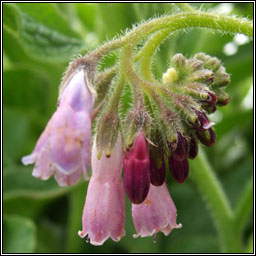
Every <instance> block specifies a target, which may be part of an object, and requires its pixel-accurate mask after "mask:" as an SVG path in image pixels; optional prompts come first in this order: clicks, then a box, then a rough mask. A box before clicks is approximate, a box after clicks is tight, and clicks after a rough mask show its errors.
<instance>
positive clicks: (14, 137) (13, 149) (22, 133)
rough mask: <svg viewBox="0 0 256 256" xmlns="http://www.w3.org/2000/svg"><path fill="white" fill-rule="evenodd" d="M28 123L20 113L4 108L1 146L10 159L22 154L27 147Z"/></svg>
mask: <svg viewBox="0 0 256 256" xmlns="http://www.w3.org/2000/svg"><path fill="white" fill-rule="evenodd" d="M30 125H31V124H30V121H29V119H28V118H27V117H26V116H25V115H24V114H22V113H20V112H18V111H13V110H10V109H8V108H6V107H4V111H3V145H4V151H5V153H6V154H8V156H9V157H10V158H12V159H15V160H16V159H17V158H18V157H20V156H21V154H23V153H24V149H25V150H26V148H25V145H28V140H29V137H30V135H29V131H30V128H31V126H30Z"/></svg>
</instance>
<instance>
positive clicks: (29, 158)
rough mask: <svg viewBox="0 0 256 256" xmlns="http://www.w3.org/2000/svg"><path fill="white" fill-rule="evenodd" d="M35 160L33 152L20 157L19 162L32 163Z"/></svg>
mask: <svg viewBox="0 0 256 256" xmlns="http://www.w3.org/2000/svg"><path fill="white" fill-rule="evenodd" d="M35 161H36V156H35V154H31V155H28V156H23V157H22V158H21V162H22V163H23V164H24V165H29V164H33V163H34V162H35Z"/></svg>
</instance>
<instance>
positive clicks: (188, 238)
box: [3, 3, 253, 253]
mask: <svg viewBox="0 0 256 256" xmlns="http://www.w3.org/2000/svg"><path fill="white" fill-rule="evenodd" d="M193 5H194V6H195V7H196V8H200V6H201V4H193ZM202 8H203V9H205V10H208V9H210V10H211V11H217V12H226V13H229V14H235V15H238V16H244V17H248V18H251V19H252V16H253V4H252V3H236V4H231V3H226V4H217V3H215V4H212V3H206V4H204V5H203V7H202ZM177 11H178V9H177V7H175V5H172V4H167V3H158V4H156V3H152V4H149V3H120V4H115V3H113V4H86V3H76V4H75V3H72V4H71V3H70V4H69V3H59V4H57V3H56V4H51V3H16V4H9V3H4V4H3V54H4V55H3V64H4V70H3V138H4V141H3V169H4V171H3V193H4V194H3V213H4V216H3V221H4V222H3V224H4V226H3V251H4V252H5V253H7V252H9V253H10V252H13V253H14V252H16V253H21V252H24V253H25V252H27V253H32V252H37V253H68V252H70V253H212V252H214V253H218V252H220V246H219V240H218V239H219V238H218V235H217V232H216V229H215V227H214V223H213V220H212V218H211V216H210V213H209V211H208V209H207V206H206V204H205V202H204V201H203V199H202V197H201V195H200V193H199V191H198V189H197V187H196V186H195V184H194V183H192V182H191V180H190V178H188V180H187V181H186V182H185V183H184V184H182V185H181V184H177V183H175V182H174V180H173V179H172V178H171V176H170V175H169V173H168V176H167V182H168V186H169V190H170V192H171V195H172V197H173V200H174V202H175V204H176V207H177V210H178V218H177V222H178V223H182V224H183V228H182V229H180V230H174V231H173V232H172V233H171V234H170V235H169V236H168V237H165V236H164V235H163V234H162V233H161V234H158V238H157V243H153V238H152V237H149V238H138V239H133V238H132V234H134V233H135V229H134V226H133V223H132V218H131V210H130V208H131V205H130V203H129V202H128V201H127V203H126V208H127V209H126V236H125V237H124V238H123V239H122V240H121V241H120V242H119V243H115V242H113V241H112V240H110V239H109V240H108V241H107V242H106V243H105V244H104V245H103V246H101V247H94V246H92V245H90V244H88V243H86V242H85V240H84V239H81V238H80V237H79V236H78V235H77V232H78V230H80V229H81V216H82V209H83V205H84V200H85V195H86V189H87V185H88V183H87V182H84V181H81V182H80V183H79V184H77V185H76V186H73V187H69V188H60V187H58V185H57V184H56V182H55V180H54V179H53V178H51V179H50V180H48V181H41V180H37V179H35V178H34V177H32V176H31V172H32V168H33V167H32V166H28V167H24V166H22V164H21V161H20V159H21V157H22V156H24V155H27V154H29V153H30V152H31V151H32V150H33V147H34V145H35V143H36V141H37V139H38V137H39V135H40V133H41V132H42V131H43V129H44V127H45V125H46V123H47V121H48V120H49V118H50V117H51V115H52V114H53V112H54V111H55V109H56V100H57V93H58V85H59V83H60V79H61V77H62V74H63V72H64V70H65V68H66V67H67V64H68V62H69V61H70V60H71V59H72V58H73V57H74V55H78V54H80V53H82V54H84V53H86V51H87V50H89V49H93V48H95V47H96V46H97V45H99V44H101V43H102V42H104V41H105V40H106V39H111V38H113V37H114V36H117V35H121V34H123V33H124V31H125V30H126V29H127V28H128V29H129V28H132V25H133V24H135V23H138V22H141V21H143V20H145V19H149V18H152V17H157V16H159V15H162V14H171V13H172V12H177ZM178 52H180V53H183V54H184V55H185V56H187V57H190V56H191V55H193V54H194V53H196V52H205V53H207V54H210V55H212V56H217V57H218V58H220V59H221V60H222V61H223V62H224V64H225V66H226V69H227V72H229V73H230V74H231V83H230V85H229V86H228V88H227V92H228V93H229V94H230V96H231V102H230V104H229V105H227V106H226V107H224V108H219V109H218V111H217V112H216V113H214V114H213V115H211V116H210V119H211V120H212V121H214V122H216V126H215V127H216V133H217V142H216V144H215V145H214V146H212V147H211V148H206V147H204V149H205V151H206V154H207V156H208V159H209V162H210V164H211V165H212V167H213V169H214V170H215V172H216V174H217V176H218V177H219V179H220V181H221V183H222V184H223V187H224V189H225V191H226V193H227V195H228V198H229V199H230V201H231V204H232V206H234V205H235V204H236V202H237V200H238V198H239V196H240V194H241V192H242V191H243V189H244V187H245V186H246V184H247V183H248V181H249V179H250V178H251V177H252V172H253V43H252V42H248V40H247V39H246V38H244V37H241V36H235V37H234V36H231V35H226V34H220V33H219V34H216V33H213V32H212V31H205V30H198V29H197V30H195V29H193V30H189V31H181V32H178V33H176V34H175V35H173V36H171V37H170V38H169V40H166V41H165V43H164V44H163V45H162V46H161V47H160V51H159V52H158V54H157V56H156V59H155V70H154V72H155V74H156V76H158V77H160V76H161V74H162V73H163V72H164V71H165V70H166V69H167V66H168V60H169V58H170V56H172V55H173V54H175V53H178ZM114 59H115V57H114V56H112V57H109V58H106V59H105V62H104V64H103V66H107V65H110V64H111V63H113V61H114ZM190 171H191V172H193V169H191V170H190ZM249 207H250V206H249ZM252 232H253V217H252V214H251V217H250V219H249V220H248V222H247V224H246V226H245V228H244V230H243V240H244V242H245V243H247V240H248V238H249V237H250V236H251V234H252Z"/></svg>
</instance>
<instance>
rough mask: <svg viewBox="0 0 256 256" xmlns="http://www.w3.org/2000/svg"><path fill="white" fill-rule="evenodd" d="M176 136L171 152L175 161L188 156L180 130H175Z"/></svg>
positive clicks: (186, 144) (185, 142)
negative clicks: (173, 149)
mask: <svg viewBox="0 0 256 256" xmlns="http://www.w3.org/2000/svg"><path fill="white" fill-rule="evenodd" d="M177 138H178V141H177V147H176V149H175V151H173V152H172V157H173V158H174V159H176V160H177V161H182V160H184V159H186V158H188V143H187V140H186V139H185V138H184V137H183V136H182V134H181V133H180V132H177Z"/></svg>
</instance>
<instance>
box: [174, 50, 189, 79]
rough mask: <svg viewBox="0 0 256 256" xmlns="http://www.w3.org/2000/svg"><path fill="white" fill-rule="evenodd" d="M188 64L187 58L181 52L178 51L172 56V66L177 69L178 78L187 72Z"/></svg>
mask: <svg viewBox="0 0 256 256" xmlns="http://www.w3.org/2000/svg"><path fill="white" fill-rule="evenodd" d="M186 66H187V65H186V59H185V57H184V56H183V55H182V54H181V53H177V54H175V55H174V56H173V57H172V58H171V67H173V68H174V69H175V70H176V71H177V73H178V79H181V78H182V77H183V76H184V75H185V74H186Z"/></svg>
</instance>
